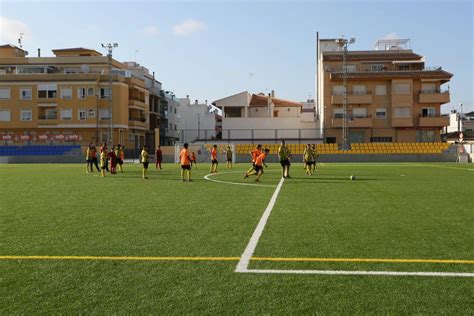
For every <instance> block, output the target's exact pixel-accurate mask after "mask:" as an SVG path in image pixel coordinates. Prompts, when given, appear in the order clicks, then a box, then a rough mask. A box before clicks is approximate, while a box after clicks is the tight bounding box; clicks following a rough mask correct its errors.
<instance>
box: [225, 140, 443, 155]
mask: <svg viewBox="0 0 474 316" xmlns="http://www.w3.org/2000/svg"><path fill="white" fill-rule="evenodd" d="M287 145H288V147H289V148H290V150H291V152H292V153H293V154H295V155H300V154H303V150H304V147H305V146H306V144H287ZM262 146H263V147H264V148H269V149H270V153H271V154H276V153H277V151H278V146H279V144H262ZM316 146H317V152H318V153H319V154H322V155H325V154H326V155H328V154H329V155H335V154H343V155H344V154H356V155H357V154H365V155H367V154H370V155H371V154H375V155H376V154H441V153H442V152H443V151H445V150H447V149H448V148H449V144H448V143H441V142H438V143H352V144H351V149H349V150H341V149H339V148H338V145H337V144H317V145H316ZM253 148H255V145H254V144H236V154H238V155H242V154H248V153H249V152H250V151H251V150H252V149H253ZM219 150H221V148H219Z"/></svg>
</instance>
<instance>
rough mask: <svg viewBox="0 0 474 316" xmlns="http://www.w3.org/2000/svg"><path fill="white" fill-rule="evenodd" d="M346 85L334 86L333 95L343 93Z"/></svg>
mask: <svg viewBox="0 0 474 316" xmlns="http://www.w3.org/2000/svg"><path fill="white" fill-rule="evenodd" d="M343 94H344V86H332V95H343Z"/></svg>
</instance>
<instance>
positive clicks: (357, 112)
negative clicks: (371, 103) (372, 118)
mask: <svg viewBox="0 0 474 316" xmlns="http://www.w3.org/2000/svg"><path fill="white" fill-rule="evenodd" d="M352 115H353V116H354V117H355V118H365V117H367V109H353V110H352Z"/></svg>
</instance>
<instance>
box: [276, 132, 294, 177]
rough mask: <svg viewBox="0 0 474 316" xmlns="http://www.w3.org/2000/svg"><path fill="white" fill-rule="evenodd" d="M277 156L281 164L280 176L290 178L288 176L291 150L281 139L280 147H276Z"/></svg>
mask: <svg viewBox="0 0 474 316" xmlns="http://www.w3.org/2000/svg"><path fill="white" fill-rule="evenodd" d="M278 158H279V159H280V164H281V176H282V177H283V178H291V177H290V165H291V164H290V160H291V151H290V149H289V148H288V147H287V146H286V144H285V141H284V140H282V141H281V144H280V147H278Z"/></svg>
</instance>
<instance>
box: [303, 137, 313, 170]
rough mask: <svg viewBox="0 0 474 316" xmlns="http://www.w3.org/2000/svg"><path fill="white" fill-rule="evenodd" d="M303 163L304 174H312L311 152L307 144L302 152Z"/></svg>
mask: <svg viewBox="0 0 474 316" xmlns="http://www.w3.org/2000/svg"><path fill="white" fill-rule="evenodd" d="M303 161H304V166H305V172H306V174H307V175H308V176H310V175H311V174H312V169H311V166H312V165H313V150H312V149H311V145H310V144H307V145H306V147H305V148H304V150H303Z"/></svg>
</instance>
